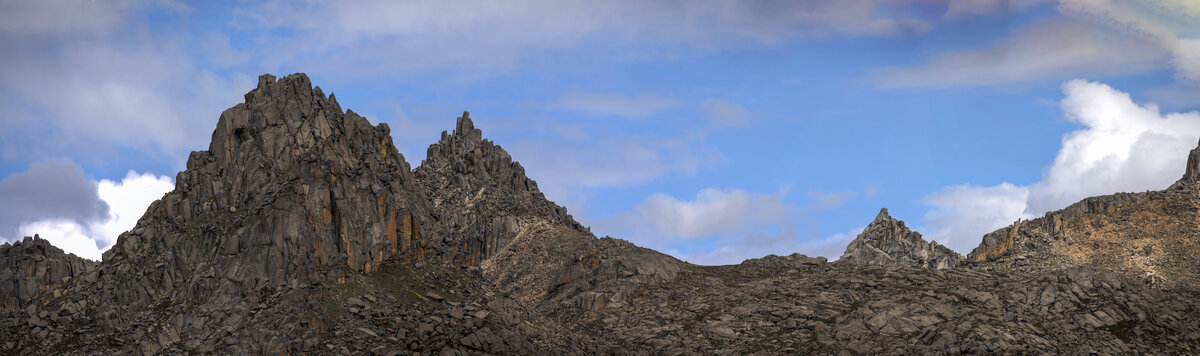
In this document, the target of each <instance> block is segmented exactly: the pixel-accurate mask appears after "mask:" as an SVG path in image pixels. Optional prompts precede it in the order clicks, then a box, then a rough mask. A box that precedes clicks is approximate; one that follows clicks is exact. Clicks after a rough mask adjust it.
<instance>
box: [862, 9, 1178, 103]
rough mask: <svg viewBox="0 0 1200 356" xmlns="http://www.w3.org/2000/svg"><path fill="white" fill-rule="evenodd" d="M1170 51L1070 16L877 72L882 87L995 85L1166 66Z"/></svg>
mask: <svg viewBox="0 0 1200 356" xmlns="http://www.w3.org/2000/svg"><path fill="white" fill-rule="evenodd" d="M1168 58H1169V53H1168V52H1167V51H1164V50H1163V49H1162V48H1161V47H1160V46H1159V45H1157V44H1155V43H1153V42H1149V41H1146V40H1144V39H1143V38H1140V37H1137V36H1131V35H1128V34H1125V33H1123V32H1120V31H1115V30H1105V29H1098V28H1096V26H1094V25H1091V24H1088V23H1085V22H1081V21H1077V20H1071V19H1066V18H1051V19H1045V20H1040V21H1037V22H1034V23H1032V24H1030V25H1028V26H1025V27H1021V28H1018V29H1016V30H1014V31H1013V33H1012V34H1010V35H1009V36H1008V37H1006V38H1002V39H1000V40H997V41H996V42H995V43H993V44H992V46H991V47H990V48H983V49H970V50H960V51H946V52H941V53H938V54H935V55H934V56H933V57H932V58H931V59H930V60H929V62H928V63H926V64H922V65H918V66H913V67H892V68H886V69H883V70H880V71H877V72H875V73H873V74H871V75H870V76H869V80H871V81H872V82H875V83H877V84H879V85H881V86H884V87H911V86H952V85H994V84H1003V83H1011V82H1022V81H1031V80H1037V79H1044V78H1064V79H1065V78H1069V77H1072V76H1079V75H1085V74H1093V75H1094V74H1097V73H1101V74H1106V75H1109V74H1121V73H1131V72H1137V71H1144V70H1147V69H1153V68H1158V67H1162V66H1164V65H1165V62H1166V60H1167V59H1168Z"/></svg>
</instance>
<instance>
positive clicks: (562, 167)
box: [485, 128, 725, 211]
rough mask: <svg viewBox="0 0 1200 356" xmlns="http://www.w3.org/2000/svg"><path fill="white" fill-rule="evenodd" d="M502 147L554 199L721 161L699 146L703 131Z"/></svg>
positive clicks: (691, 170) (592, 137)
mask: <svg viewBox="0 0 1200 356" xmlns="http://www.w3.org/2000/svg"><path fill="white" fill-rule="evenodd" d="M551 130H554V129H553V128H551ZM486 132H488V131H486V130H485V135H486ZM548 141H549V142H548ZM504 147H505V149H507V150H508V151H509V153H510V154H512V156H513V157H516V158H517V160H518V161H520V162H521V165H522V166H524V167H525V169H526V174H527V175H528V176H530V177H533V178H534V179H535V180H536V181H537V182H538V187H540V188H541V189H542V191H543V192H545V193H546V195H547V197H550V199H551V200H554V201H570V200H577V199H578V197H577V196H575V194H577V193H578V192H580V191H584V190H586V189H590V188H596V187H629V186H635V185H638V184H643V183H647V182H650V181H653V180H655V179H659V178H662V177H665V176H668V175H671V174H692V173H696V172H697V171H699V170H701V169H705V168H710V167H713V166H716V165H717V164H719V163H721V162H723V161H724V160H725V157H724V156H723V155H721V154H720V153H719V152H716V151H715V150H713V149H711V148H710V147H708V146H707V145H705V144H704V138H703V135H684V136H678V137H661V136H654V135H629V134H597V135H589V136H585V137H574V138H572V137H561V136H555V137H554V138H553V139H549V140H545V139H527V140H523V141H520V142H517V143H516V144H513V145H507V144H505V145H504ZM545 147H554V148H555V149H553V150H547V149H545ZM572 210H573V211H574V210H576V209H572Z"/></svg>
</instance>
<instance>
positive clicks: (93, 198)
mask: <svg viewBox="0 0 1200 356" xmlns="http://www.w3.org/2000/svg"><path fill="white" fill-rule="evenodd" d="M0 201H2V202H4V203H3V204H0V237H7V238H6V239H3V240H16V239H19V238H21V236H22V235H19V234H18V231H17V230H18V228H19V227H20V226H21V224H23V223H27V222H31V221H34V220H39V219H57V220H62V221H71V222H76V223H80V224H87V223H90V222H95V221H98V220H103V219H104V218H106V217H107V216H108V214H109V206H108V204H106V203H105V202H104V200H102V198H101V196H100V195H99V193H98V185H97V184H96V182H95V181H92V180H90V179H88V178H86V177H84V175H83V169H82V168H80V167H79V165H77V164H75V162H72V161H69V160H48V161H45V162H40V163H35V164H33V165H31V166H30V167H29V170H27V171H25V172H23V173H17V174H12V175H9V176H8V177H5V178H4V180H0Z"/></svg>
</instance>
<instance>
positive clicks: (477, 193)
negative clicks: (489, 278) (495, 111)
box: [413, 111, 585, 264]
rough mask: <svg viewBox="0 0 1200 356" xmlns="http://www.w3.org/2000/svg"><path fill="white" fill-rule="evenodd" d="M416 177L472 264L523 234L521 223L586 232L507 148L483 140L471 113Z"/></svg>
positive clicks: (445, 136) (441, 142)
mask: <svg viewBox="0 0 1200 356" xmlns="http://www.w3.org/2000/svg"><path fill="white" fill-rule="evenodd" d="M413 176H414V177H415V178H416V180H417V184H419V185H420V186H421V187H422V188H424V191H425V192H426V193H427V194H429V199H430V201H431V202H432V203H433V206H434V207H435V208H436V211H437V213H439V214H441V215H443V218H442V219H441V220H442V221H446V222H447V224H448V225H449V227H450V230H451V232H450V233H449V234H450V235H451V236H449V239H450V240H456V241H463V242H465V245H464V246H468V250H469V255H470V258H468V259H466V260H465V261H464V262H466V263H468V264H474V263H478V262H479V261H481V260H482V259H484V258H487V257H488V256H491V255H492V254H493V253H494V252H496V251H498V249H499V248H501V247H503V246H504V245H505V244H507V243H508V241H509V240H510V239H511V238H512V237H513V236H515V235H516V233H517V231H519V229H520V227H519V226H518V224H517V220H518V219H520V218H524V217H533V218H537V219H543V220H546V221H548V222H550V223H552V224H558V225H566V226H569V227H571V228H574V229H576V230H581V231H584V230H585V229H584V228H583V227H582V226H580V225H579V223H578V222H575V220H574V218H572V217H571V216H570V215H568V214H567V209H566V208H563V207H561V206H558V205H557V204H554V203H553V202H551V201H549V200H547V199H546V197H545V195H543V194H542V193H541V191H540V190H538V186H537V182H534V181H533V179H529V177H527V176H526V175H525V168H524V167H521V164H520V163H517V162H516V161H514V160H513V159H512V157H511V156H509V154H508V152H507V151H505V150H504V148H502V147H500V146H499V145H496V144H494V143H492V141H490V140H487V139H484V138H483V132H482V131H481V130H479V129H477V128H475V124H474V122H472V120H471V117H470V113H469V112H467V111H464V112H463V115H462V116H461V117H459V118H458V120H457V122H456V124H455V129H454V133H453V134H448V133H447V132H445V131H442V139H441V140H439V141H438V142H436V143H434V144H432V145H429V149H428V151H427V153H426V158H425V160H423V161H421V165H420V166H419V167H417V169H416V170H414V171H413ZM475 252H478V253H475Z"/></svg>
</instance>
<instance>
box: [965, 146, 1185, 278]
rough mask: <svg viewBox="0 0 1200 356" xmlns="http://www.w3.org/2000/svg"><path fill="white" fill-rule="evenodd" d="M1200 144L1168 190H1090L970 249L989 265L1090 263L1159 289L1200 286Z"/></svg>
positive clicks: (1028, 267)
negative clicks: (1102, 192) (1199, 238)
mask: <svg viewBox="0 0 1200 356" xmlns="http://www.w3.org/2000/svg"><path fill="white" fill-rule="evenodd" d="M1198 170H1200V147H1197V148H1195V149H1193V150H1192V151H1191V152H1190V154H1189V156H1188V160H1187V167H1186V169H1185V171H1184V174H1183V177H1182V178H1181V179H1180V180H1179V181H1178V182H1176V183H1175V184H1173V185H1172V186H1171V187H1169V188H1168V189H1165V190H1161V191H1148V192H1140V193H1116V194H1111V195H1104V196H1097V197H1089V198H1086V199H1083V200H1081V201H1079V202H1077V203H1075V204H1071V205H1070V206H1068V207H1066V208H1063V209H1062V210H1057V211H1051V212H1047V213H1046V214H1045V215H1043V216H1042V217H1040V218H1036V219H1032V220H1027V221H1026V220H1020V221H1017V222H1015V223H1013V224H1012V225H1009V226H1007V227H1004V228H1001V229H999V230H996V231H994V232H992V233H989V234H987V235H985V236H984V237H983V239H982V241H980V244H979V246H978V247H976V248H975V249H974V250H972V251H971V253H970V254H968V255H967V259H968V260H969V261H972V262H973V263H979V264H981V267H983V268H993V269H1004V270H1024V271H1040V272H1052V271H1055V270H1060V269H1065V268H1073V267H1086V268H1090V269H1095V270H1104V271H1113V272H1117V273H1120V274H1122V275H1124V276H1125V277H1127V278H1137V279H1145V280H1146V282H1148V283H1151V284H1152V285H1154V286H1155V287H1157V288H1174V287H1179V286H1187V287H1189V288H1200V270H1197V269H1196V268H1195V267H1194V266H1196V265H1197V264H1200V256H1197V250H1198V247H1200V246H1198V245H1197V241H1196V239H1195V236H1200V226H1198V225H1197V224H1196V221H1200V182H1198V181H1197V179H1198V178H1200V176H1198V175H1197V171H1198Z"/></svg>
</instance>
